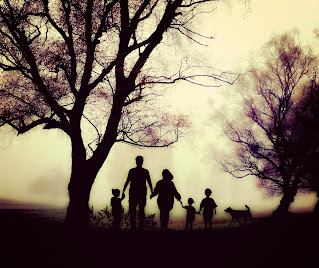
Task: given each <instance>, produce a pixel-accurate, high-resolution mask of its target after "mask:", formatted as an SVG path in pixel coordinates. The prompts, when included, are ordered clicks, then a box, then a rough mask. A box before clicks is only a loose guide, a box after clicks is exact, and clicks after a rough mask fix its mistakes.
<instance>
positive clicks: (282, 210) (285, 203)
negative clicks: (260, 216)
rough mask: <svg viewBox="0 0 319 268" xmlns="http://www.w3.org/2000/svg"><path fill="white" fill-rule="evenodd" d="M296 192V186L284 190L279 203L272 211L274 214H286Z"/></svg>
mask: <svg viewBox="0 0 319 268" xmlns="http://www.w3.org/2000/svg"><path fill="white" fill-rule="evenodd" d="M296 194H297V187H292V186H290V187H289V188H288V189H286V190H285V191H284V195H283V197H282V199H281V200H280V204H279V206H278V207H277V209H276V210H275V211H274V212H273V215H274V216H286V215H288V210H289V207H290V204H291V203H292V202H293V201H294V198H295V195H296Z"/></svg>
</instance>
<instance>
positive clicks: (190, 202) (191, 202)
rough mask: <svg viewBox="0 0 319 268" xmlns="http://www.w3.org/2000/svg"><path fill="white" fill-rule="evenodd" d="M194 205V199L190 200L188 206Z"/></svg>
mask: <svg viewBox="0 0 319 268" xmlns="http://www.w3.org/2000/svg"><path fill="white" fill-rule="evenodd" d="M193 203H195V202H194V200H193V198H188V205H190V206H191V205H192V204H193Z"/></svg>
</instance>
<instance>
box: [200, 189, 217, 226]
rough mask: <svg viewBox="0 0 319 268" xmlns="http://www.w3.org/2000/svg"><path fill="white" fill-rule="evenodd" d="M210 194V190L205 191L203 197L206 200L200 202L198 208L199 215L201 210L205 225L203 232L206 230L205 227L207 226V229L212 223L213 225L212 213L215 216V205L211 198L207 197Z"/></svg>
mask: <svg viewBox="0 0 319 268" xmlns="http://www.w3.org/2000/svg"><path fill="white" fill-rule="evenodd" d="M211 194H212V191H211V189H208V188H207V189H206V190H205V195H206V198H204V199H203V200H202V202H201V203H200V208H199V212H198V213H200V212H201V211H202V209H204V210H203V217H204V224H205V230H207V225H208V226H209V229H211V228H212V223H213V215H214V211H215V214H216V207H217V205H216V203H215V201H214V199H213V198H210V197H209V196H210V195H211Z"/></svg>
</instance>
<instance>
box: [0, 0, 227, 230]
mask: <svg viewBox="0 0 319 268" xmlns="http://www.w3.org/2000/svg"><path fill="white" fill-rule="evenodd" d="M209 2H214V0H165V1H159V0H144V1H136V0H121V1H119V0H86V1H83V0H35V1H24V0H20V1H15V0H4V1H1V3H0V36H1V40H0V67H1V72H0V75H1V84H0V98H1V102H0V126H4V125H9V126H11V127H12V128H13V129H14V130H16V131H17V132H18V134H23V133H25V132H28V131H30V130H31V129H33V128H35V127H37V126H43V128H44V129H59V130H62V131H63V132H64V133H65V134H66V135H68V136H69V137H70V140H71V146H72V169H71V178H70V182H69V185H68V190H69V198H70V201H69V206H68V210H67V217H66V222H68V223H71V224H72V223H74V224H76V225H79V226H87V225H88V220H89V213H88V201H89V198H90V191H91V187H92V184H93V182H94V180H95V177H96V175H97V173H98V172H99V170H100V168H101V166H102V164H103V163H104V161H105V159H106V158H107V156H108V154H109V152H110V150H111V148H112V146H113V145H114V143H116V142H126V143H129V144H132V145H136V146H148V147H163V146H169V145H170V144H172V143H174V142H176V141H177V138H178V133H179V129H180V128H181V127H185V126H187V125H188V123H187V121H186V120H185V118H183V117H182V116H178V115H170V114H167V113H166V114H165V113H164V114H163V113H161V111H159V110H156V109H155V108H153V107H155V106H154V103H152V104H151V102H150V101H151V100H153V99H154V98H155V97H156V96H158V95H160V94H161V93H162V92H161V91H160V87H158V86H157V85H162V86H163V85H166V84H172V83H175V82H177V81H180V80H183V81H189V82H191V83H197V81H198V80H196V78H199V77H200V78H202V75H201V74H200V73H199V72H198V71H197V72H196V73H194V72H193V71H194V68H193V67H194V66H188V65H185V64H184V63H183V64H181V66H180V68H179V69H178V70H176V69H175V70H174V72H173V73H172V72H171V71H172V69H170V68H169V67H171V65H172V64H166V65H164V67H165V68H163V66H160V63H161V61H162V62H165V60H166V59H164V58H159V57H157V58H156V57H154V54H156V51H157V50H156V48H157V47H158V45H159V44H163V42H162V40H163V39H164V40H165V41H166V42H168V41H169V42H172V41H174V40H175V39H176V38H177V37H176V36H178V35H180V36H181V37H187V38H189V39H190V40H193V41H196V42H198V39H197V38H204V37H203V36H201V35H200V34H196V33H195V32H194V31H193V30H192V29H191V28H189V27H190V26H191V22H192V20H193V19H194V18H195V17H196V16H197V15H198V14H200V13H201V12H202V11H203V10H204V11H205V13H207V9H209V7H205V9H204V7H202V5H205V4H207V3H209ZM170 60H171V59H170ZM190 72H193V73H190ZM205 75H206V77H209V78H212V79H213V80H214V81H216V80H225V79H224V77H222V76H218V75H214V74H212V75H209V74H208V75H207V73H206V74H205Z"/></svg>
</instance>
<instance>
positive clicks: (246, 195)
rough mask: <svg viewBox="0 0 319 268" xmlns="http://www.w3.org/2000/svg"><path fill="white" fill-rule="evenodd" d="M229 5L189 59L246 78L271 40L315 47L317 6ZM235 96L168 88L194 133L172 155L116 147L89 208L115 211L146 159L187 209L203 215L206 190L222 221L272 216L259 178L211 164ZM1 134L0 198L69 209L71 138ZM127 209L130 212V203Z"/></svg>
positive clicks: (254, 1) (299, 204)
mask: <svg viewBox="0 0 319 268" xmlns="http://www.w3.org/2000/svg"><path fill="white" fill-rule="evenodd" d="M228 3H229V5H220V4H217V5H216V10H215V11H214V12H212V13H210V14H203V15H202V16H201V17H200V19H199V21H198V23H197V24H196V26H197V28H198V29H200V30H201V32H202V33H203V34H204V35H208V36H214V39H211V40H206V41H205V44H207V46H205V47H203V46H199V45H197V44H195V43H193V44H192V43H189V42H188V43H187V46H188V47H187V48H181V49H182V52H183V53H186V54H188V56H189V58H196V59H197V60H199V61H202V62H205V63H209V64H210V65H211V66H213V67H214V68H216V69H220V70H225V71H234V72H235V71H236V72H244V71H245V70H246V68H247V66H248V63H249V62H250V61H251V57H252V53H254V52H256V51H258V49H259V48H260V47H261V46H262V45H263V44H264V43H265V42H267V41H268V40H269V39H270V38H271V36H272V35H273V34H275V33H281V32H283V31H285V30H288V29H291V28H294V27H296V28H297V29H299V30H300V32H301V36H300V38H301V39H302V40H303V41H306V42H309V43H312V42H313V38H314V34H313V30H314V28H316V27H318V26H319V19H318V14H317V12H318V10H319V1H317V0H304V1H302V2H300V1H297V0H269V1H262V0H251V1H250V4H249V5H248V6H245V4H243V1H235V0H233V1H228ZM195 51H196V53H195ZM232 90H235V87H233V86H228V85H226V84H225V85H223V86H222V87H218V88H202V87H199V86H194V85H190V84H179V85H177V86H175V87H174V88H172V89H168V90H167V93H166V94H165V95H164V96H163V99H162V100H161V101H162V102H163V103H164V105H166V106H167V108H168V109H169V110H172V111H174V112H175V111H176V112H178V113H183V114H185V115H186V116H187V118H188V120H189V121H190V123H191V128H190V129H188V130H187V132H186V133H185V134H184V136H183V137H182V138H180V140H179V142H178V143H177V144H174V145H173V146H172V147H170V148H162V149H139V148H136V147H132V146H128V145H125V144H116V145H115V146H114V147H113V148H112V151H111V153H110V155H109V157H108V158H107V160H106V161H105V163H104V165H103V167H102V168H101V170H100V172H99V174H98V176H97V178H96V180H95V183H94V185H93V188H92V192H91V200H90V205H91V206H92V205H93V206H94V208H96V209H102V208H104V207H105V206H106V205H107V206H110V199H111V197H112V195H111V189H112V188H119V189H120V190H121V191H122V189H123V185H124V183H125V180H126V177H127V173H128V171H129V169H130V168H132V167H134V166H135V157H136V156H137V155H142V156H143V157H144V167H145V168H147V169H148V170H149V172H150V175H151V180H152V183H153V187H154V186H155V184H156V182H157V181H158V180H160V179H161V172H162V170H163V169H164V168H168V169H169V170H170V171H171V172H172V174H173V175H174V180H173V181H174V183H175V185H176V188H177V190H178V191H179V192H180V194H181V196H182V201H183V203H186V202H187V199H188V198H189V197H192V198H193V199H194V200H195V204H194V206H195V208H199V204H200V201H201V200H202V198H204V190H205V189H206V188H211V189H212V197H213V198H214V199H215V201H216V203H217V205H218V208H217V214H218V215H224V212H223V210H224V209H225V208H226V207H228V206H231V207H233V208H238V209H240V208H244V205H245V204H247V205H248V206H249V207H250V208H251V210H252V212H253V213H259V212H271V211H273V210H274V209H275V208H276V207H277V206H278V202H279V200H280V198H265V197H264V194H263V191H262V190H260V189H259V188H257V186H256V179H255V178H253V177H247V178H244V179H240V180H239V179H235V178H233V177H232V176H230V175H228V174H226V173H224V172H223V171H221V170H219V167H218V165H217V163H215V162H214V161H213V159H212V157H211V150H212V148H213V147H214V144H216V143H218V142H221V141H222V140H223V138H222V133H221V131H220V129H219V127H218V126H217V124H216V122H214V120H213V119H212V115H213V114H214V112H215V111H216V110H221V111H222V109H223V108H224V109H225V107H228V106H229V104H231V103H232V102H234V100H230V99H227V97H225V96H227V92H229V91H232ZM227 105H228V106H227ZM0 135H1V138H0V199H13V200H18V201H24V202H34V203H41V204H48V205H53V206H59V207H65V206H67V204H68V195H67V184H68V180H69V176H70V170H71V169H70V168H71V148H70V141H69V138H68V137H67V136H66V135H65V134H64V133H62V132H61V131H58V130H49V131H48V130H42V129H41V128H37V129H34V130H33V131H31V132H29V133H26V134H24V135H22V136H16V133H15V132H12V131H10V129H9V128H3V129H2V130H1V132H0ZM126 195H128V191H127V192H126ZM315 202H316V197H315V195H314V194H310V195H298V196H297V198H296V200H295V202H294V203H293V205H292V206H291V207H292V209H295V210H297V209H305V210H311V209H312V208H313V206H314V204H315ZM123 205H124V207H125V209H127V208H128V198H126V199H125V200H124V201H123ZM146 210H147V212H148V213H157V206H156V198H154V199H152V200H148V204H147V207H146ZM184 213H185V212H184V211H183V209H182V208H181V206H180V204H179V203H175V206H174V209H173V210H172V212H171V214H172V215H175V216H182V215H184Z"/></svg>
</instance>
